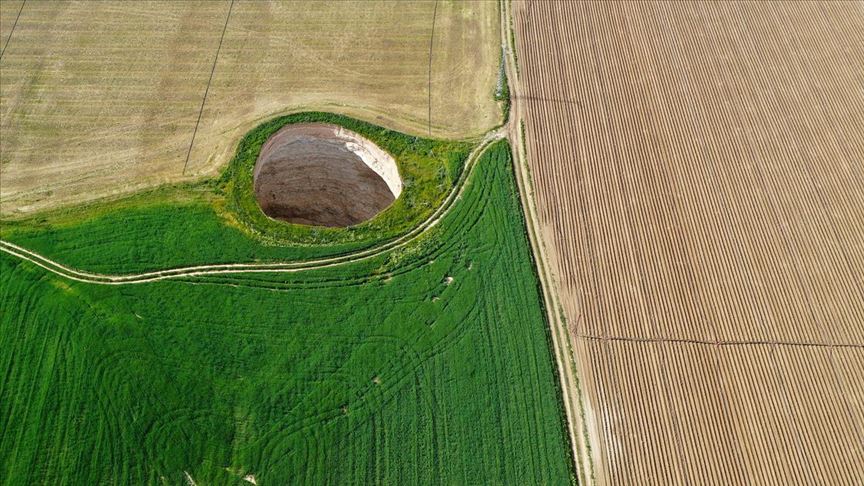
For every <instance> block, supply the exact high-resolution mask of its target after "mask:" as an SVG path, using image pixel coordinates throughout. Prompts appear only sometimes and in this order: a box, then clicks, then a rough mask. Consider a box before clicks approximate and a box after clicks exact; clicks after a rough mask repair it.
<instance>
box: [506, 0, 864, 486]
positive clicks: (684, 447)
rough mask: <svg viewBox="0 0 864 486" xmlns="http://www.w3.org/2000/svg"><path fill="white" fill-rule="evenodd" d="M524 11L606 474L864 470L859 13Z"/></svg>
mask: <svg viewBox="0 0 864 486" xmlns="http://www.w3.org/2000/svg"><path fill="white" fill-rule="evenodd" d="M514 7H515V14H516V19H515V26H516V37H517V43H518V46H517V47H518V48H517V52H518V54H519V62H520V70H521V73H522V83H521V84H522V86H521V87H520V89H518V90H517V92H516V98H517V99H516V102H517V103H519V104H521V105H522V110H523V111H524V112H525V113H526V120H525V122H526V137H527V148H528V158H529V161H530V165H531V171H532V177H533V184H534V188H535V197H536V201H537V206H538V211H539V218H540V223H541V225H542V226H543V228H544V232H545V235H544V238H545V240H546V241H547V243H548V244H549V245H550V249H551V251H552V260H553V261H554V262H555V263H556V265H555V267H556V268H555V273H556V275H555V277H556V282H557V285H558V287H559V291H560V294H561V298H562V302H563V305H564V307H565V313H566V315H567V318H568V319H569V321H570V323H571V330H572V334H573V335H572V336H571V337H572V338H573V340H574V344H575V347H574V350H575V353H576V358H577V362H578V363H581V368H582V369H581V370H580V373H581V375H582V379H583V382H585V386H584V387H583V389H584V392H585V393H586V403H587V404H588V405H590V408H592V409H593V413H592V414H589V415H593V416H594V417H595V423H594V424H590V423H589V428H590V429H591V430H589V435H590V436H591V438H592V440H593V441H594V442H596V443H595V444H593V445H594V448H593V454H592V455H593V456H594V457H593V460H594V462H595V467H596V471H597V477H596V479H597V480H598V482H602V483H612V484H622V483H623V484H633V483H638V482H642V481H644V480H648V481H649V482H652V483H660V484H668V483H673V484H681V483H689V484H704V483H717V484H722V483H729V482H731V483H736V484H738V483H748V482H749V483H758V484H774V483H776V484H788V483H790V482H800V481H804V482H810V483H813V482H828V483H834V484H853V483H855V482H856V481H861V480H862V478H864V466H862V464H864V446H862V444H864V419H862V417H864V416H862V403H864V393H862V392H861V390H864V374H862V370H861V362H862V359H864V347H862V346H864V164H862V162H861V161H864V136H862V133H864V92H862V91H861V88H860V87H861V85H862V83H864V71H862V70H861V66H862V65H864V8H862V4H861V3H858V2H846V3H842V2H835V3H813V2H782V3H771V2H758V3H757V2H751V3H736V2H722V3H721V2H706V3H701V2H669V3H662V2H659V3H658V2H653V3H637V2H578V3H577V2H572V3H571V2H526V3H521V2H520V3H517V4H515V5H514Z"/></svg>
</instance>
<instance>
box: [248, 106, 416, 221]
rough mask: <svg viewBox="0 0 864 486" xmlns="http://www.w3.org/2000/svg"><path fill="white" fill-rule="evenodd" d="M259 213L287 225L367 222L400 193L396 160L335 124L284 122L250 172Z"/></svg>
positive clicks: (265, 145) (262, 148)
mask: <svg viewBox="0 0 864 486" xmlns="http://www.w3.org/2000/svg"><path fill="white" fill-rule="evenodd" d="M253 186H254V190H255V198H256V199H257V200H258V205H259V206H260V207H261V209H262V210H263V211H264V214H266V215H267V216H270V217H271V218H275V219H280V220H283V221H288V222H291V223H297V224H305V225H312V226H330V227H340V226H341V227H345V226H353V225H355V224H358V223H362V222H363V221H366V220H369V219H371V218H372V217H374V216H375V215H376V214H378V213H380V212H381V211H383V210H384V209H386V208H387V207H388V206H390V204H392V203H393V201H394V200H396V198H397V197H399V194H401V193H402V179H401V178H400V177H399V170H398V169H397V167H396V161H395V160H393V157H391V156H390V154H388V153H387V152H385V151H384V150H382V149H381V148H379V147H378V146H377V145H375V144H374V143H372V142H370V141H369V140H367V139H366V138H364V137H362V136H360V135H358V134H357V133H354V132H352V131H350V130H347V129H345V128H343V127H340V126H338V125H332V124H328V123H299V124H292V125H286V126H285V127H283V128H282V129H280V130H279V131H278V132H276V133H274V134H273V135H272V136H271V137H270V138H269V139H268V140H267V142H266V143H265V144H264V146H263V147H261V154H260V155H259V156H258V160H257V161H256V162H255V170H254V172H253Z"/></svg>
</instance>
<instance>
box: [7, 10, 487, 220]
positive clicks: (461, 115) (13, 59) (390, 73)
mask: <svg viewBox="0 0 864 486" xmlns="http://www.w3.org/2000/svg"><path fill="white" fill-rule="evenodd" d="M22 7H23V8H22ZM496 7H497V5H496V3H495V2H459V3H457V2H436V1H431V0H430V1H412V2H394V1H389V0H373V1H362V2H360V1H340V2H316V3H315V8H310V7H309V4H308V3H306V2H274V3H271V2H250V1H241V0H237V1H233V2H229V1H208V2H197V1H184V2H134V3H129V2H119V1H113V0H112V1H100V2H70V3H57V2H26V3H24V2H15V1H5V0H4V1H3V2H2V3H0V13H2V22H0V42H2V43H3V54H2V57H0V129H2V130H0V132H2V143H0V171H2V172H0V174H2V187H0V215H2V216H6V217H22V216H26V215H27V214H29V213H32V212H35V211H38V210H42V209H47V208H53V207H58V206H62V205H69V204H74V203H78V202H82V201H91V200H94V199H99V198H102V197H106V196H112V195H113V196H116V195H122V194H128V193H132V192H135V191H137V190H140V189H143V188H150V187H154V186H156V185H159V184H162V183H166V182H177V181H188V180H191V179H197V178H201V177H202V176H205V175H209V176H212V175H215V174H217V173H218V171H219V170H220V169H221V168H222V167H224V165H225V164H226V163H227V162H228V160H229V159H230V157H231V156H232V155H233V153H234V149H235V148H236V144H237V142H238V140H239V139H240V137H241V136H242V135H243V134H244V133H246V132H247V131H248V130H249V129H251V128H252V127H253V126H255V125H257V124H258V123H260V122H261V121H262V120H264V119H268V118H271V117H273V116H275V115H279V114H284V113H288V112H296V111H301V110H309V109H322V108H324V109H327V110H328V111H333V112H341V113H345V114H349V115H355V116H359V117H362V118H364V119H367V120H372V121H376V122H377V123H378V124H380V125H386V126H388V127H390V128H395V129H399V130H402V131H406V132H410V133H414V134H420V135H428V134H429V133H430V131H431V134H432V135H433V136H437V137H446V138H468V137H471V136H478V135H480V134H482V133H484V132H485V131H487V130H488V129H490V128H491V127H493V126H495V125H496V124H498V123H499V122H500V119H501V111H500V108H499V104H498V103H497V102H496V101H495V100H494V99H493V95H494V93H493V92H494V88H495V82H496V75H497V73H498V65H499V57H500V48H499V47H498V38H499V32H498V21H497V20H498V12H497V8H496ZM19 13H20V15H19ZM16 19H17V21H16ZM13 26H14V29H13Z"/></svg>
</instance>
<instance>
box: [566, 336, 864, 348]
mask: <svg viewBox="0 0 864 486" xmlns="http://www.w3.org/2000/svg"><path fill="white" fill-rule="evenodd" d="M577 336H578V337H579V338H580V339H586V340H590V341H613V342H629V343H659V344H695V345H700V346H793V347H813V348H831V349H833V348H849V349H864V343H862V344H857V343H815V342H810V341H777V340H772V339H746V340H745V339H742V340H722V339H720V340H716V341H711V340H706V339H688V338H671V337H659V338H652V337H629V336H599V335H594V334H579V335H577Z"/></svg>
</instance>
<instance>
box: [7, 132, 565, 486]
mask: <svg viewBox="0 0 864 486" xmlns="http://www.w3.org/2000/svg"><path fill="white" fill-rule="evenodd" d="M467 184H468V185H467V187H466V191H465V193H464V194H463V196H462V197H461V199H460V200H459V201H458V203H457V205H456V206H455V207H454V208H453V210H452V211H451V212H449V213H448V214H447V216H446V217H445V219H444V220H442V222H441V223H440V224H439V225H437V226H436V227H435V229H434V230H432V231H430V232H429V233H426V234H425V236H424V237H423V238H421V239H420V240H419V241H416V242H415V243H412V244H411V245H409V246H408V247H405V248H402V249H400V250H397V251H393V252H390V253H385V254H382V255H380V256H379V257H376V258H373V259H370V260H365V261H362V262H357V263H353V264H350V265H346V266H341V267H337V268H325V269H319V270H315V271H310V272H304V273H299V274H249V275H233V276H218V277H217V276H214V277H208V278H201V279H194V280H188V281H182V280H180V281H174V280H172V281H163V282H155V283H148V284H139V285H131V286H121V287H113V286H99V285H91V284H82V283H78V282H73V281H68V280H65V279H63V278H61V277H57V276H55V275H53V274H49V273H46V272H45V271H43V270H42V269H40V268H38V267H36V266H34V265H31V264H29V263H26V262H23V261H21V260H18V259H16V258H14V257H11V256H10V255H7V254H5V253H4V254H0V302H2V308H3V312H2V313H0V369H3V370H4V375H3V379H2V382H0V383H2V386H0V450H2V451H4V453H3V454H2V455H0V471H2V473H3V474H2V476H3V477H4V478H5V480H8V481H10V482H12V483H17V484H32V483H36V484H65V483H77V484H155V483H167V484H184V483H185V481H186V475H187V474H188V475H189V476H190V477H191V478H193V479H194V480H195V481H196V482H197V483H198V484H248V483H244V482H243V481H242V477H243V476H244V475H246V474H252V475H254V476H255V478H256V479H257V481H258V483H259V484H366V483H385V484H433V483H434V484H441V483H443V484H471V483H483V484H566V483H569V482H570V481H571V480H572V478H573V471H572V467H571V465H570V460H569V449H568V447H567V442H566V435H565V429H564V424H562V422H561V415H560V413H559V410H558V404H559V401H560V397H558V396H557V392H556V381H555V373H554V362H553V358H552V355H551V352H550V349H549V348H548V345H547V335H546V333H547V330H546V329H544V317H543V314H542V311H541V306H540V294H539V292H538V281H537V277H536V275H535V271H534V268H533V266H532V264H531V257H530V253H529V251H530V250H529V246H528V240H527V237H526V233H525V222H524V218H523V214H522V210H521V206H520V204H519V201H518V198H517V192H516V187H515V181H514V178H513V172H512V162H511V159H510V148H509V145H507V143H506V142H499V143H496V144H495V145H493V146H492V147H491V148H490V149H488V150H487V152H486V153H485V154H484V155H483V157H482V158H481V160H480V161H479V165H478V167H477V168H476V170H475V172H474V173H473V174H472V176H471V178H470V179H469V180H468V182H467ZM135 211H138V210H137V209H135V208H134V207H132V206H130V207H128V208H125V209H122V210H117V211H114V212H112V213H111V214H112V215H114V216H115V217H117V218H121V220H122V218H125V217H129V218H132V219H134V218H133V217H132V216H129V213H135ZM147 211H151V212H158V211H163V212H164V213H166V214H164V215H163V216H160V217H159V218H157V219H158V220H160V221H161V220H171V219H174V218H179V217H183V218H186V217H189V216H190V215H191V213H189V212H183V213H182V214H178V213H173V212H172V211H173V210H172V208H171V207H170V206H167V205H156V206H152V207H150V208H148V209H147ZM184 211H186V210H184ZM147 217H148V218H154V216H153V215H152V214H150V215H148V216H147ZM218 221H219V220H217V222H218ZM182 223H183V224H184V225H185V227H186V228H187V231H189V232H190V233H191V234H193V235H210V237H211V238H213V239H210V240H207V241H202V242H201V244H203V245H210V246H213V247H217V248H219V249H221V250H224V251H233V250H230V247H231V245H233V244H234V243H236V241H234V240H223V239H218V238H222V237H225V235H229V234H230V233H220V232H214V230H213V229H212V228H209V229H208V228H203V229H202V228H201V225H205V226H206V225H210V224H216V223H214V222H213V221H212V220H211V219H208V217H202V218H191V219H186V220H183V221H182ZM81 224H87V223H81ZM136 224H137V223H136ZM65 231H69V233H67V236H69V237H74V236H80V237H81V238H83V239H82V241H81V242H68V243H69V245H70V246H71V247H75V246H76V245H79V246H86V245H91V244H94V243H95V244H98V246H99V248H100V250H99V251H104V252H113V253H116V254H120V253H122V252H123V251H124V248H125V247H126V246H127V245H128V241H127V240H124V239H122V238H117V236H119V235H117V234H115V235H114V236H115V238H114V239H112V240H111V241H107V242H100V241H99V238H94V237H92V236H91V235H87V234H85V233H79V232H78V230H77V229H76V226H75V225H74V224H71V223H70V226H69V227H68V228H66V229H65ZM220 231H221V230H220ZM115 232H116V233H122V232H123V228H122V227H117V228H115ZM105 237H108V235H107V234H106V235H105ZM144 237H149V238H155V239H157V240H158V238H159V237H160V236H159V235H158V234H151V235H149V236H142V238H144ZM232 238H233V237H232ZM112 241H113V242H114V243H112ZM142 243H143V242H142ZM149 244H150V243H147V245H149ZM82 251H84V250H82ZM256 251H257V250H256ZM130 256H133V257H134V254H133V255H130ZM170 256H171V257H173V258H180V257H181V256H180V255H176V254H171V255H170ZM168 263H173V262H171V261H169V262H168ZM106 270H107V269H106Z"/></svg>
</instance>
